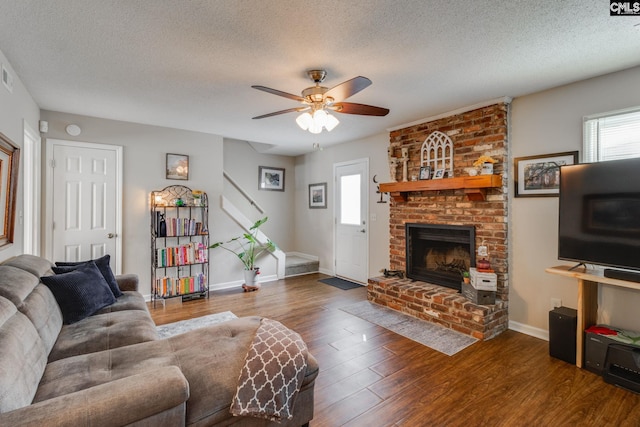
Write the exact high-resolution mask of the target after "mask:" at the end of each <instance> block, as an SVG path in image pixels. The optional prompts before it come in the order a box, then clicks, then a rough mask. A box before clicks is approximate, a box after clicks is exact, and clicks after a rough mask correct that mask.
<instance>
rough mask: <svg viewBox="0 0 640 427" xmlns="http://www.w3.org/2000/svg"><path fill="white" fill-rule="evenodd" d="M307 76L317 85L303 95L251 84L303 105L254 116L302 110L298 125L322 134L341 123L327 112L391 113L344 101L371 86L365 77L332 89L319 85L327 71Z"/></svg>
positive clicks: (377, 114)
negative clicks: (323, 131)
mask: <svg viewBox="0 0 640 427" xmlns="http://www.w3.org/2000/svg"><path fill="white" fill-rule="evenodd" d="M307 75H308V76H309V78H310V79H311V80H312V81H313V82H314V83H315V86H311V87H308V88H306V89H304V90H303V91H302V96H298V95H293V94H291V93H287V92H282V91H280V90H277V89H271V88H269V87H266V86H258V85H254V86H251V87H252V88H254V89H258V90H261V91H264V92H268V93H271V94H274V95H278V96H282V97H285V98H289V99H293V100H294V101H298V102H300V103H301V104H302V105H301V106H300V107H294V108H288V109H286V110H281V111H275V112H273V113H268V114H263V115H261V116H257V117H254V119H264V118H265V117H272V116H277V115H279V114H286V113H293V112H298V113H303V114H301V115H300V116H298V118H297V119H296V123H298V126H300V127H301V128H302V129H303V130H309V132H311V133H320V132H322V128H323V127H324V128H325V129H327V130H328V131H331V130H332V129H333V128H335V127H336V126H337V125H338V123H339V121H338V119H336V118H335V117H334V116H332V115H330V114H328V113H327V111H335V112H337V113H343V114H359V115H365V116H386V115H387V114H389V109H387V108H381V107H374V106H372V105H365V104H354V103H352V102H343V101H344V100H345V99H347V98H349V97H350V96H353V95H355V94H356V93H358V92H360V91H361V90H363V89H365V88H366V87H367V86H369V85H371V80H369V79H368V78H366V77H362V76H358V77H354V78H352V79H351V80H347V81H346V82H343V83H340V84H339V85H337V86H334V87H332V88H331V89H329V88H327V87H324V86H320V83H322V82H323V81H324V79H325V78H326V77H327V72H326V71H325V70H309V71H307Z"/></svg>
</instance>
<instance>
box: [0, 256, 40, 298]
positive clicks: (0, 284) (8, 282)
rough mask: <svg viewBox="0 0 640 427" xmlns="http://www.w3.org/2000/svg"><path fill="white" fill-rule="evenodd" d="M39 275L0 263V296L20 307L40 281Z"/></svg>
mask: <svg viewBox="0 0 640 427" xmlns="http://www.w3.org/2000/svg"><path fill="white" fill-rule="evenodd" d="M39 277H40V276H34V275H33V274H32V273H30V272H28V271H26V270H23V269H21V268H18V267H14V266H11V265H5V264H2V265H0V296H2V297H5V298H6V299H8V300H10V301H11V302H12V303H13V305H15V306H16V307H20V306H21V305H22V303H23V302H24V300H25V299H26V298H27V297H28V296H29V294H30V293H31V292H32V291H33V290H34V289H35V287H36V286H38V284H39V283H40V278H39Z"/></svg>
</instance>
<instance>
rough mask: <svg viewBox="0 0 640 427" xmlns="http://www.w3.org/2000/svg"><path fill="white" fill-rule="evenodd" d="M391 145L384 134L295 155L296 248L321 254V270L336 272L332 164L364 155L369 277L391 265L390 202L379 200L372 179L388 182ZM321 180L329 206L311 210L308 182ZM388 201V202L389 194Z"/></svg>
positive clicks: (328, 272)
mask: <svg viewBox="0 0 640 427" xmlns="http://www.w3.org/2000/svg"><path fill="white" fill-rule="evenodd" d="M388 145H389V135H388V134H386V133H384V134H378V135H374V136H371V137H369V138H365V139H361V140H357V141H352V142H348V143H344V144H340V145H334V146H331V147H329V148H326V149H324V150H322V151H315V152H313V153H310V154H306V155H303V156H299V157H297V158H296V166H295V168H296V169H295V170H296V172H295V192H296V196H295V218H296V222H295V247H296V250H297V251H298V252H303V253H306V254H310V255H315V256H317V257H319V260H320V270H321V271H323V272H325V273H327V274H333V273H334V265H333V258H334V248H333V218H334V211H333V209H334V202H333V197H334V194H335V185H334V182H333V165H334V164H335V163H339V162H345V161H349V160H354V159H362V158H368V159H369V179H370V180H369V277H374V276H379V275H380V270H381V269H383V268H389V204H388V203H386V204H381V203H377V202H378V201H379V200H380V198H379V195H378V194H376V185H375V184H374V183H373V182H372V179H373V177H374V175H376V176H377V178H376V179H377V181H378V182H388V181H389V165H388V161H387V146H388ZM322 182H326V183H327V209H309V202H308V200H309V196H308V191H309V184H316V183H322ZM385 200H386V201H387V202H388V200H389V198H388V196H386V197H385ZM372 218H375V220H372Z"/></svg>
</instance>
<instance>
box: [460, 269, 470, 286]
mask: <svg viewBox="0 0 640 427" xmlns="http://www.w3.org/2000/svg"><path fill="white" fill-rule="evenodd" d="M461 274H462V281H463V282H464V283H467V284H468V283H469V282H470V281H471V278H470V277H469V272H468V271H466V270H465V271H463V272H462V273H461Z"/></svg>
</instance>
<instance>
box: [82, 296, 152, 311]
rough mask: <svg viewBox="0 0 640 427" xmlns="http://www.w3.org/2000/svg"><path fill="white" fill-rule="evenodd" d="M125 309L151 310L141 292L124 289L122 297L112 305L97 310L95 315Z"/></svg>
mask: <svg viewBox="0 0 640 427" xmlns="http://www.w3.org/2000/svg"><path fill="white" fill-rule="evenodd" d="M123 310H142V311H145V312H147V311H149V309H148V308H147V302H146V301H145V300H144V297H143V296H142V294H141V293H140V292H133V291H124V292H123V293H122V296H121V297H118V298H117V299H116V302H114V303H113V304H111V305H108V306H106V307H104V308H101V309H100V310H98V311H96V313H95V314H94V316H95V315H98V314H103V313H113V312H115V311H123Z"/></svg>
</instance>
